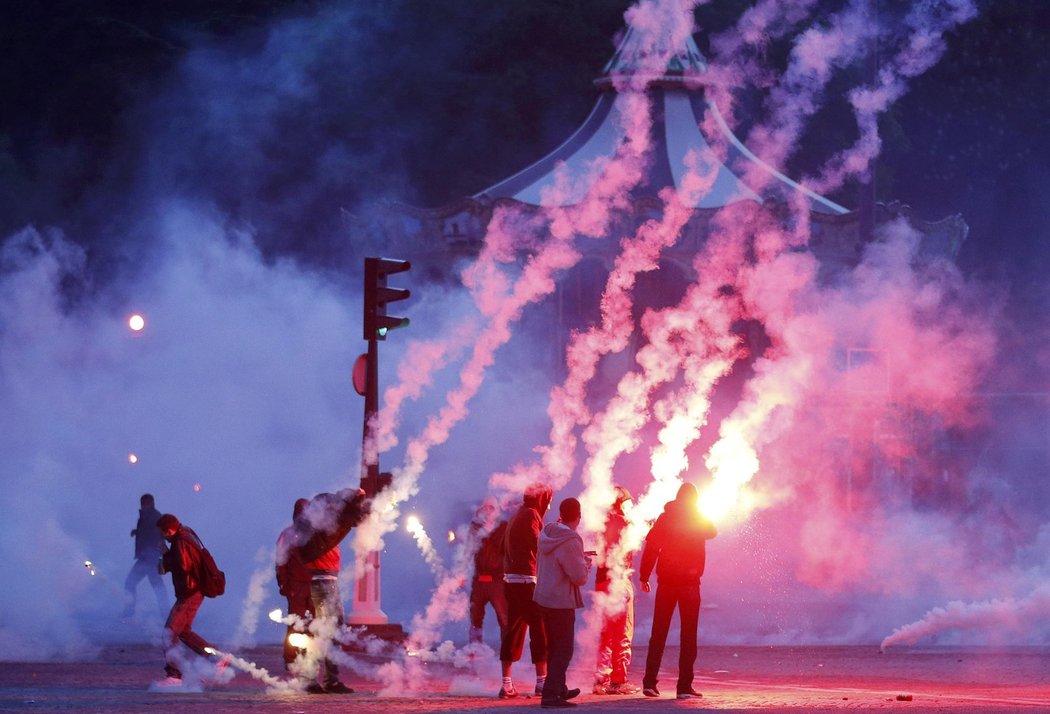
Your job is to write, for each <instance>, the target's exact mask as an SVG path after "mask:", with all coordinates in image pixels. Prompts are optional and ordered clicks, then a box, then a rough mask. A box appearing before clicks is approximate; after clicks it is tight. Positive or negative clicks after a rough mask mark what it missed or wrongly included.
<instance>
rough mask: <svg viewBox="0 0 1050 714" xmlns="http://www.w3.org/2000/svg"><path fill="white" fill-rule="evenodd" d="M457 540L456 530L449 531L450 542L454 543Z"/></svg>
mask: <svg viewBox="0 0 1050 714" xmlns="http://www.w3.org/2000/svg"><path fill="white" fill-rule="evenodd" d="M455 540H456V532H455V531H449V532H448V542H449V543H452V542H453V541H455Z"/></svg>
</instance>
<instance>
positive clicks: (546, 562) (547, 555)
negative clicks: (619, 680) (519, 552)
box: [533, 498, 591, 708]
mask: <svg viewBox="0 0 1050 714" xmlns="http://www.w3.org/2000/svg"><path fill="white" fill-rule="evenodd" d="M558 515H559V518H558V521H557V522H556V523H548V524H547V525H546V526H545V527H544V529H543V531H542V532H541V533H540V538H539V551H538V557H537V562H536V592H535V594H534V595H533V600H534V601H535V602H536V604H537V605H539V607H540V613H541V615H542V617H543V624H544V629H545V630H546V631H547V680H546V682H544V685H543V695H542V699H541V700H540V705H541V706H543V707H551V708H562V707H574V706H576V704H575V703H574V702H570V701H569V700H570V699H572V698H573V697H575V696H577V695H578V694H579V693H580V690H579V689H569V688H568V687H567V686H566V684H565V674H566V672H567V671H568V669H569V662H570V661H572V653H573V642H574V640H575V637H576V632H575V631H576V610H577V609H579V608H581V607H583V596H582V595H581V594H580V586H581V585H583V584H584V583H586V582H587V575H588V573H589V572H590V569H591V561H590V558H588V557H587V556H585V555H584V552H583V539H582V538H580V536H579V534H578V533H577V532H576V528H577V527H578V526H579V525H580V502H579V501H577V500H576V499H575V498H566V499H565V500H564V501H562V502H561V505H560V506H559V507H558Z"/></svg>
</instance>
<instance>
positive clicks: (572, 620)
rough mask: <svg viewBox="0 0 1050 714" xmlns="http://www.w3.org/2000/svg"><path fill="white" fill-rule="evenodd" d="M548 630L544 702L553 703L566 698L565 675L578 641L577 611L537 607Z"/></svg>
mask: <svg viewBox="0 0 1050 714" xmlns="http://www.w3.org/2000/svg"><path fill="white" fill-rule="evenodd" d="M537 607H538V608H539V609H540V614H541V615H542V616H543V626H544V627H545V628H546V630H547V680H546V681H545V682H544V683H543V701H545V702H553V701H556V700H558V699H562V698H563V697H564V696H565V690H566V689H567V688H568V687H567V685H566V684H565V673H566V672H568V671H569V662H571V661H572V652H573V648H574V642H575V640H576V611H575V610H572V609H569V608H564V609H563V608H552V607H543V606H542V605H537Z"/></svg>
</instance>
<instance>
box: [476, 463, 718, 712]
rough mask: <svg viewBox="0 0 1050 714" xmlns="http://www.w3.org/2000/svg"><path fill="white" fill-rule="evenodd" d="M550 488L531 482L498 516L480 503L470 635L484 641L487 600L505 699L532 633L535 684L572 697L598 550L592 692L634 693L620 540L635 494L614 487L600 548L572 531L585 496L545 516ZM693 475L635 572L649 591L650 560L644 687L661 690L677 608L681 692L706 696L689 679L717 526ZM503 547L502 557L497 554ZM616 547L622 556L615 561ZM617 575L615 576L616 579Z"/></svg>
mask: <svg viewBox="0 0 1050 714" xmlns="http://www.w3.org/2000/svg"><path fill="white" fill-rule="evenodd" d="M552 499H553V492H552V491H551V489H550V488H549V487H548V486H545V485H542V484H537V485H534V486H531V487H530V488H528V489H527V490H526V491H525V493H524V497H523V500H522V504H521V506H520V507H519V508H518V509H517V511H515V513H514V514H513V515H512V516H511V517H510V519H509V520H507V521H505V522H503V521H497V519H496V518H495V512H496V507H495V504H494V503H492V502H486V503H485V504H483V505H482V507H481V508H480V509H479V510H478V513H477V515H476V516H475V519H474V522H473V524H472V531H473V532H474V533H475V536H476V537H477V538H478V539H479V541H480V542H479V543H478V544H477V551H476V555H475V559H474V578H473V581H472V585H471V593H470V640H471V641H474V642H479V641H481V633H482V627H483V624H484V616H485V607H486V605H491V606H492V608H493V610H494V611H495V613H496V618H497V620H498V622H499V626H500V662H501V666H502V675H503V682H502V686H501V687H500V690H499V697H500V698H501V699H512V698H515V697H517V696H519V693H518V690H517V689H516V688H515V686H514V681H513V677H512V668H513V664H514V662H517V661H519V660H520V659H521V657H522V655H523V653H524V645H525V636H526V633H528V635H529V645H530V654H531V657H532V664H533V666H534V667H535V670H536V688H535V694H536V695H537V696H539V697H540V698H541V699H540V704H541V706H543V707H549V708H564V707H573V706H576V703H575V702H572V701H570V700H572V699H574V698H575V697H576V696H578V695H579V694H580V690H579V689H578V688H573V689H570V688H569V687H568V685H567V684H566V672H567V670H568V667H569V663H570V661H571V660H572V656H573V649H574V639H575V623H576V610H578V609H580V608H582V607H583V606H584V602H583V597H582V594H581V588H582V587H583V586H584V585H585V584H586V583H587V581H588V577H589V573H590V571H591V569H592V566H593V565H594V561H595V559H597V560H598V569H597V573H596V576H595V591H596V592H597V593H600V594H601V595H599V597H601V598H604V600H603V603H602V605H603V610H604V611H605V614H604V616H603V619H602V630H601V636H600V640H599V644H598V655H597V663H596V667H595V681H594V687H593V690H592V691H593V693H594V694H634V693H637V692H638V687H637V686H635V685H633V684H631V683H630V682H628V681H627V673H628V669H629V668H630V664H631V643H632V640H633V638H634V590H633V587H632V585H631V581H630V572H631V566H632V565H633V554H632V553H631V552H630V551H626V552H625V549H624V547H623V546H622V544H621V540H622V536H623V533H624V530H625V528H626V526H627V510H628V509H629V508H630V504H631V494H630V492H629V491H628V490H627V489H626V488H623V487H619V486H618V487H616V492H615V497H614V500H613V503H612V506H611V507H610V510H609V513H608V515H607V518H606V523H605V532H604V540H603V548H602V551H601V553H598V552H597V551H585V550H584V546H583V539H582V538H581V537H580V535H579V534H578V533H577V532H576V530H577V528H578V526H579V524H580V517H581V508H580V502H579V501H578V500H577V499H575V498H566V499H565V500H563V501H562V502H561V503H560V504H559V506H558V519H557V521H555V522H553V523H548V524H547V525H544V516H545V515H546V513H547V510H548V509H549V508H550V505H551V502H552ZM698 500H699V496H698V494H697V490H696V487H695V486H693V485H692V484H688V483H687V484H683V485H682V487H681V488H680V489H679V491H678V494H677V496H676V498H675V499H674V500H673V501H671V502H670V503H668V504H667V507H666V508H665V510H664V513H663V514H661V515H660V517H659V518H657V519H656V522H655V523H654V524H653V526H652V529H651V530H650V531H649V534H648V536H647V537H646V539H645V545H644V549H643V551H642V561H641V565H640V568H639V579H640V582H641V588H642V591H643V592H647V593H648V592H651V590H652V587H651V585H650V584H649V578H650V577H651V575H652V573H653V571H654V569H655V571H656V577H657V582H658V587H657V590H656V602H655V606H654V613H653V628H652V633H651V635H650V639H649V652H648V656H647V658H646V663H645V674H644V675H643V677H642V692H643V694H644V695H645V696H648V697H659V696H660V695H661V694H660V690H659V688H658V679H659V672H660V663H661V660H662V659H663V651H664V646H665V644H666V641H667V634H668V630H669V629H670V624H671V617H672V615H673V614H674V611H675V609H678V611H679V618H680V621H681V628H682V631H681V649H680V654H679V660H678V681H677V683H676V696H677V698H679V699H690V698H697V697H700V696H702V695H701V694H700V692H698V691H696V690H695V689H694V688H693V665H694V663H695V661H696V637H697V625H698V622H699V614H700V579H701V577H702V576H703V573H704V565H705V561H706V543H707V541H708V540H710V539H711V538H714V537H715V536H716V535H717V530H716V529H715V526H714V524H712V523H711V522H710V521H709V520H708V519H706V518H704V517H703V516H702V515H701V514H700V511H699V508H698ZM501 554H502V557H500V556H501ZM617 554H620V556H622V558H623V560H622V561H620V562H615V561H614V559H615V558H616V557H617ZM614 580H615V581H616V582H615V585H614Z"/></svg>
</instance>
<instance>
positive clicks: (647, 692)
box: [642, 687, 660, 697]
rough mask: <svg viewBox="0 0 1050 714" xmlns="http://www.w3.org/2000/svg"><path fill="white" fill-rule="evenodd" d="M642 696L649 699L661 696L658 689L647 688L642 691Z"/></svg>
mask: <svg viewBox="0 0 1050 714" xmlns="http://www.w3.org/2000/svg"><path fill="white" fill-rule="evenodd" d="M642 694H644V695H645V696H647V697H658V696H660V690H659V689H657V688H656V687H646V688H645V689H643V690H642Z"/></svg>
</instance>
